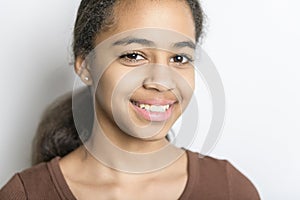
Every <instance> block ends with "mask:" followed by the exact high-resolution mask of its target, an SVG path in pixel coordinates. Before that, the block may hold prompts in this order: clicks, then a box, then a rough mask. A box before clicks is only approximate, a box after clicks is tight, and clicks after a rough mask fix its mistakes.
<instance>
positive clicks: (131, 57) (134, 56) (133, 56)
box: [120, 53, 145, 61]
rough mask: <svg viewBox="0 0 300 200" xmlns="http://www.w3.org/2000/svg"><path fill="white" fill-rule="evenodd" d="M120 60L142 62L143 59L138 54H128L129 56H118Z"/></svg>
mask: <svg viewBox="0 0 300 200" xmlns="http://www.w3.org/2000/svg"><path fill="white" fill-rule="evenodd" d="M120 58H123V59H126V60H129V61H139V60H144V59H145V58H144V57H143V56H142V55H140V54H138V53H129V54H125V55H122V56H120Z"/></svg>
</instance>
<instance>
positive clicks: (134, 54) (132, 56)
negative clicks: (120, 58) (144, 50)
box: [128, 53, 138, 59]
mask: <svg viewBox="0 0 300 200" xmlns="http://www.w3.org/2000/svg"><path fill="white" fill-rule="evenodd" d="M137 56H138V55H137V54H136V53H133V54H129V55H128V57H129V58H130V59H136V58H137Z"/></svg>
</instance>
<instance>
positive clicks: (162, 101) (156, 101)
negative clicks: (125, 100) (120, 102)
mask: <svg viewBox="0 0 300 200" xmlns="http://www.w3.org/2000/svg"><path fill="white" fill-rule="evenodd" d="M130 101H134V102H138V103H139V104H148V105H156V106H163V105H172V104H174V103H176V101H175V100H168V99H148V100H134V99H131V100H130Z"/></svg>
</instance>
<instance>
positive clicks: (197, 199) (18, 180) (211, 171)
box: [0, 150, 260, 200]
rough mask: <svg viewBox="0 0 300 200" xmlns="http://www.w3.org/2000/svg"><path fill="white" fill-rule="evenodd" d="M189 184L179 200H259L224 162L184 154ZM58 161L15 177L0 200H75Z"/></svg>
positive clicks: (243, 177) (0, 193) (236, 172)
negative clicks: (186, 161)
mask: <svg viewBox="0 0 300 200" xmlns="http://www.w3.org/2000/svg"><path fill="white" fill-rule="evenodd" d="M187 155H188V181H187V184H186V186H185V189H184V191H183V193H182V194H181V196H180V198H179V199H180V200H259V199H260V197H259V194H258V192H257V190H256V189H255V187H254V185H253V184H252V183H251V182H250V181H249V180H248V179H247V178H246V177H245V176H244V175H243V174H242V173H241V172H239V171H238V170H237V169H236V168H234V167H233V166H232V165H231V164H230V163H229V162H228V161H226V160H218V159H215V158H212V157H209V156H205V157H200V156H199V154H198V153H194V152H191V151H188V150H187ZM59 159H60V158H59V157H56V158H54V159H52V160H51V161H50V162H47V163H41V164H39V165H36V166H34V167H32V168H30V169H27V170H24V171H23V172H20V173H17V174H15V175H14V176H13V177H12V178H11V179H10V180H9V182H8V183H7V184H6V185H5V186H4V187H3V188H2V189H1V191H0V200H25V199H26V200H27V199H28V200H48V199H49V200H76V198H75V197H74V195H73V194H72V192H71V190H70V188H69V187H68V185H67V182H66V180H65V179H64V176H63V174H62V171H61V169H60V167H59Z"/></svg>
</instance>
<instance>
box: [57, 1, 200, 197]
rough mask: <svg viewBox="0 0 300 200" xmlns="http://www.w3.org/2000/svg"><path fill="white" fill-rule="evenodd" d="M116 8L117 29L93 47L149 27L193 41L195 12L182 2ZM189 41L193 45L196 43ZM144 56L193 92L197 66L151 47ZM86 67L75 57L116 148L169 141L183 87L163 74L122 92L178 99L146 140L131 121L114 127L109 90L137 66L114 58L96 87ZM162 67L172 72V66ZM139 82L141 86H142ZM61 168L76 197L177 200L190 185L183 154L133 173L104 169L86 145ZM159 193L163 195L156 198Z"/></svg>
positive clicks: (143, 148)
mask: <svg viewBox="0 0 300 200" xmlns="http://www.w3.org/2000/svg"><path fill="white" fill-rule="evenodd" d="M123 6H125V7H126V9H124V7H123ZM129 6H130V7H129ZM116 10H117V12H116V13H118V16H117V19H118V21H117V22H116V24H115V27H113V28H110V29H108V31H106V32H101V33H100V34H99V35H98V37H97V39H96V42H95V45H97V44H100V43H101V42H103V41H105V40H106V39H107V38H109V37H110V36H112V35H115V34H118V33H121V32H124V31H127V30H131V29H137V28H139V29H140V28H147V27H156V28H161V29H168V30H172V31H175V32H177V33H180V34H183V35H185V36H187V38H195V28H194V22H193V18H192V14H191V11H190V10H189V8H188V7H187V6H186V5H185V3H184V2H183V1H174V0H165V1H135V2H134V3H130V5H129V4H126V5H125V4H124V5H120V7H118V8H116ZM124 10H126V12H124ZM137 16H138V17H137ZM191 40H193V41H194V39H191ZM142 52H143V53H145V54H146V55H147V56H145V59H144V60H142V61H141V65H142V64H145V63H143V62H146V63H147V64H151V63H159V64H161V65H165V66H169V67H170V68H172V69H173V71H176V73H178V74H180V75H181V76H182V78H183V79H184V80H185V81H186V82H187V83H188V85H189V86H190V88H192V89H193V88H194V71H193V68H192V67H186V68H178V67H177V65H176V63H174V62H171V61H172V58H174V56H176V54H174V53H172V52H167V51H163V50H158V49H149V48H144V49H142ZM83 63H84V60H83V59H82V58H80V57H78V58H77V59H76V64H75V69H76V72H77V73H78V74H79V75H80V77H81V78H82V80H83V81H84V82H85V83H86V84H87V85H91V86H92V87H93V88H94V91H95V95H96V102H97V106H96V110H97V118H98V121H99V123H100V125H101V127H102V128H103V130H104V132H105V134H106V136H107V137H109V139H110V140H111V141H112V142H113V143H114V144H116V145H117V146H119V147H120V148H122V149H124V150H127V151H132V152H150V151H153V150H157V149H159V148H160V147H162V146H164V145H166V144H167V143H168V141H167V140H166V139H165V136H166V134H167V131H168V130H169V128H170V127H171V126H172V125H173V123H174V122H175V121H176V119H177V118H178V117H179V116H180V115H181V113H182V108H184V107H186V105H187V103H188V101H189V98H190V96H189V94H184V92H183V91H182V90H180V88H177V85H176V82H175V81H172V80H171V78H170V79H169V80H167V82H166V80H165V79H164V78H163V77H159V76H156V80H155V81H153V80H150V79H147V78H145V79H144V80H142V81H136V82H135V85H134V86H132V88H135V90H131V91H125V89H122V88H121V90H120V91H122V92H124V94H131V95H130V98H129V99H135V100H136V99H137V100H140V99H143V98H150V97H155V98H157V99H168V100H170V99H172V100H176V101H178V102H177V103H176V105H175V106H174V111H173V113H172V116H171V117H170V118H169V119H168V120H167V121H166V122H163V123H162V125H161V128H160V129H159V130H160V131H159V132H158V133H157V134H155V135H153V136H150V137H147V138H143V137H141V136H140V135H138V131H137V130H138V129H130V127H132V126H131V124H128V123H129V122H127V121H124V124H125V126H124V127H121V128H120V127H119V126H118V125H117V124H116V122H115V120H114V117H113V112H112V110H113V108H112V105H111V103H110V102H112V97H113V94H112V92H111V91H113V90H114V89H115V88H116V87H117V85H118V83H119V81H120V80H121V79H122V77H124V75H126V74H128V73H129V72H130V71H131V70H133V68H132V67H128V66H126V65H127V64H128V63H126V62H125V61H124V60H120V59H119V60H116V61H115V62H113V63H111V65H110V66H109V67H108V68H107V69H106V70H105V72H104V73H103V76H102V77H101V79H100V81H99V84H97V81H95V80H96V77H94V75H93V74H92V73H91V71H90V70H89V69H90V68H89V67H86V68H82V66H83ZM161 69H163V70H168V68H161ZM85 77H89V80H88V81H87V80H86V79H85ZM139 83H141V84H140V85H138V84H139ZM100 97H101V98H100ZM120 98H123V97H120ZM123 99H124V104H123V106H120V112H123V110H122V109H121V107H127V108H128V106H130V102H129V101H128V99H127V102H126V100H125V99H126V98H123ZM128 110H129V116H128V118H129V119H131V121H132V122H133V123H134V124H135V125H137V126H141V127H142V126H147V125H149V123H150V122H149V121H147V120H145V119H144V118H141V117H140V116H139V115H138V114H137V113H136V112H134V110H133V109H132V108H131V107H129V108H128ZM123 114H125V113H123ZM126 114H127V113H126ZM158 124H159V123H158ZM129 131H131V132H129ZM135 132H137V133H135ZM111 159H115V158H113V157H112V158H111ZM60 167H61V169H62V172H63V175H64V177H65V179H66V181H67V183H68V185H69V187H70V189H71V191H72V192H73V194H74V195H75V196H76V197H77V198H78V199H159V198H161V199H178V198H179V196H180V195H181V193H182V192H183V190H184V187H185V184H186V182H187V155H186V154H185V153H184V154H183V156H181V157H180V158H179V159H178V160H176V161H175V162H174V163H173V164H172V165H170V166H168V167H166V168H164V169H162V170H159V171H156V172H151V173H147V174H129V173H123V172H119V171H116V170H113V169H111V168H109V167H106V166H105V165H103V164H102V163H100V162H98V161H97V160H95V158H94V157H92V156H91V155H90V154H89V152H88V151H86V149H85V148H84V147H80V148H79V149H77V150H75V151H74V152H72V153H70V154H69V155H67V156H65V157H64V158H62V159H61V160H60ZM162 190H163V191H164V192H163V193H162ZM157 194H160V196H159V197H157Z"/></svg>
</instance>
